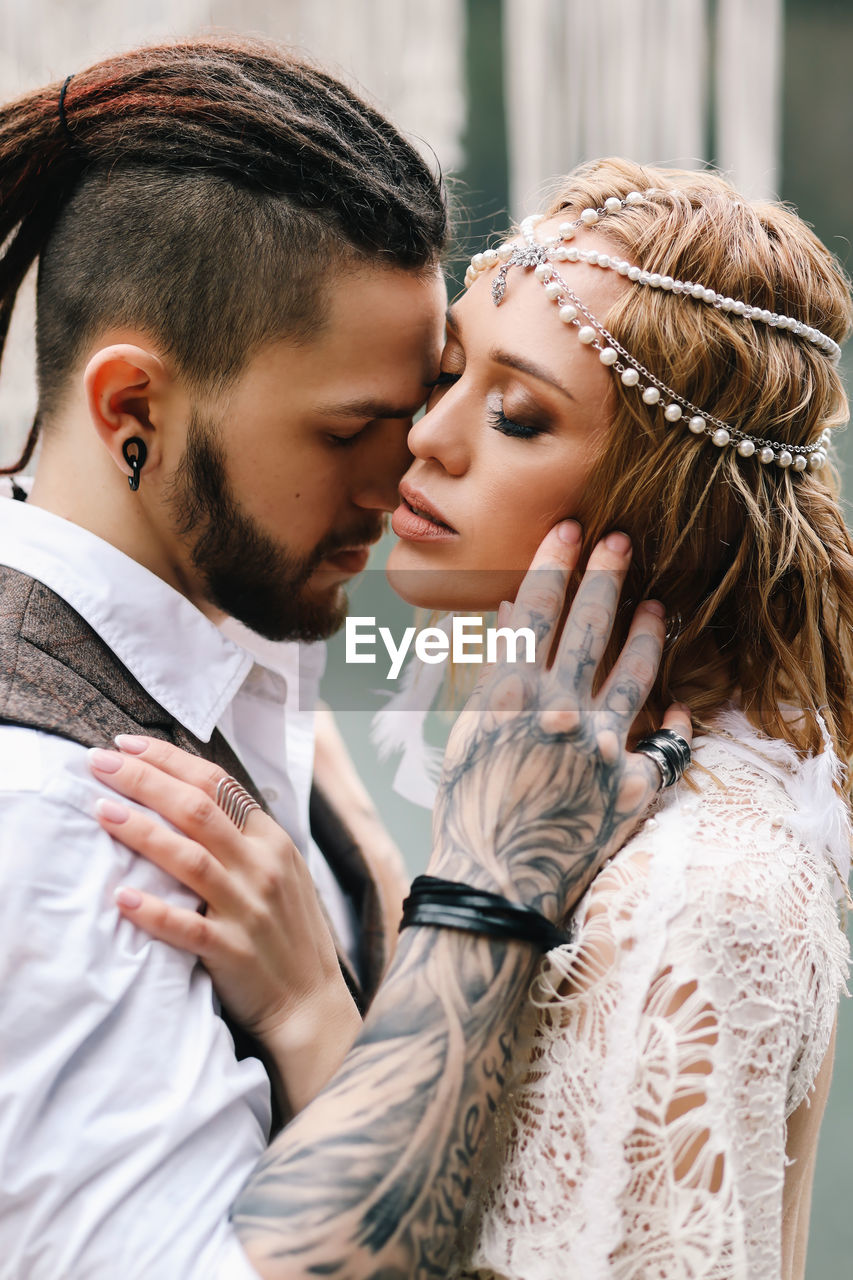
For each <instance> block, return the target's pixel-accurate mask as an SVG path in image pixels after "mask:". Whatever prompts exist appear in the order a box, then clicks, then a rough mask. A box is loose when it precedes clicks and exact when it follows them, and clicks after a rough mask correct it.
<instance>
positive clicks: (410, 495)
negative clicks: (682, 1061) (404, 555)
mask: <svg viewBox="0 0 853 1280" xmlns="http://www.w3.org/2000/svg"><path fill="white" fill-rule="evenodd" d="M400 498H401V502H400V505H399V507H398V508H397V510H396V511H395V512H394V514H393V515H392V516H391V528H392V529H393V530H394V532H395V533H396V535H397V537H398V538H408V539H409V540H410V541H414V542H427V541H429V542H436V541H447V540H448V539H450V538H458V536H459V534H458V533H457V532H456V530H455V529H453V528H452V527H451V526H450V525H449V524H447V522H446V521H445V520H444V518H443V516H442V514H441V512H440V511H439V510H438V509H437V508H436V507H435V506H433V504H432V503H431V502H430V501H429V499H428V498H425V497H424V495H423V494H422V493H418V491H417V489H412V488H411V487H410V486H409V485H401V486H400Z"/></svg>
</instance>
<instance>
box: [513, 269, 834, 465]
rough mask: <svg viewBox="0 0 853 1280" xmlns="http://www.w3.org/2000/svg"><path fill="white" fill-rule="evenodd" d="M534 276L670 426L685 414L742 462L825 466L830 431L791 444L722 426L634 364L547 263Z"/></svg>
mask: <svg viewBox="0 0 853 1280" xmlns="http://www.w3.org/2000/svg"><path fill="white" fill-rule="evenodd" d="M534 275H535V276H536V278H537V279H538V280H539V281H540V282H541V283H542V284H543V285H544V287H545V292H546V294H547V296H548V297H549V298H550V299H551V301H552V302H554V303H555V304H556V305H557V307H558V314H559V317H560V319H561V320H562V322H563V323H564V324H566V325H571V326H573V327H576V328H577V331H578V332H577V338H578V341H579V342H581V343H582V344H583V345H584V346H589V347H591V348H593V349H594V350H596V351H597V352H598V358H599V360H600V361H601V363H602V364H603V365H604V366H605V367H607V368H610V369H612V370H613V372H614V373H615V374H618V375H619V380H620V381H621V383H622V385H623V386H626V387H636V388H637V390H638V391H639V393H640V395H641V397H642V400H643V402H644V404H647V405H650V406H653V405H657V404H660V405H661V406H662V408H663V416H664V418H665V420H666V421H667V422H669V423H672V424H674V423H676V422H680V421H681V420H682V419H684V417H685V411H686V413H687V415H688V417H687V427H688V430H689V431H691V432H692V433H693V434H694V435H707V436H708V437H709V438H710V440H711V442H712V443H713V444H715V445H716V446H717V448H719V449H724V448H725V447H726V445H731V446H732V447H733V448H735V449H736V450H737V453H738V454H739V456H740V457H742V458H750V457H752V456H753V454H756V455H757V457H758V461H759V462H761V463H764V464H765V465H766V464H768V463H771V462H775V463H776V465H777V466H778V467H781V468H783V469H784V468H787V467H790V468H791V470H792V471H797V472H802V471H805V470H806V469H807V468H808V470H810V471H819V470H820V468H821V467H822V466H823V465H824V463H825V462H826V451H827V449H828V447H829V442H830V438H831V437H830V432H829V429H828V428H825V429H824V430H823V431H822V432H821V434H820V436H819V437H818V439H817V440H816V441H815V442H814V443H813V444H810V445H793V444H783V443H781V442H780V441H778V440H768V439H765V438H763V437H758V436H752V435H749V434H747V433H746V432H745V431H741V430H740V429H739V428H738V427H733V426H731V425H730V424H729V423H726V422H723V421H722V419H720V418H717V417H715V416H714V415H713V414H711V413H708V412H706V411H704V410H702V409H700V408H699V407H698V406H697V405H695V404H693V403H692V402H691V401H689V400H687V399H685V398H684V397H683V396H680V395H679V394H678V392H677V391H673V389H672V387H669V386H667V384H666V383H665V382H662V381H661V379H660V378H657V377H656V376H655V375H654V374H653V373H651V371H650V370H649V369H647V368H646V367H645V365H642V364H640V362H639V361H638V360H635V359H634V357H633V356H632V355H631V354H630V353H629V352H628V351H626V350H625V348H624V347H623V346H622V344H621V343H620V342H618V341H617V340H616V338H614V337H613V335H612V334H611V333H610V332H608V330H607V329H605V327H604V325H603V324H602V323H601V322H600V321H599V320H598V319H597V318H596V316H594V315H593V313H592V312H591V311H590V310H589V308H588V307H587V306H586V305H585V304H584V303H583V302H582V301H581V299H580V298H579V297H578V296H577V294H576V293H573V292H572V290H571V289H570V288H569V287H568V285H567V284H566V282H565V281H564V280H563V279H562V277H561V276H559V275H558V274H557V272H556V271H555V270H554V268H553V267H551V266H549V264H548V263H539V264H538V265H537V266H536V267H535V268H534ZM644 380H645V381H644ZM664 397H666V402H664Z"/></svg>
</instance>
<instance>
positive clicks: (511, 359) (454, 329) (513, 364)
mask: <svg viewBox="0 0 853 1280" xmlns="http://www.w3.org/2000/svg"><path fill="white" fill-rule="evenodd" d="M444 318H445V322H446V324H447V327H448V329H449V330H450V332H451V333H452V334H453V336H454V337H455V338H456V337H459V322H458V320H457V318H456V316H455V315H454V314H453V309H452V308H451V307H448V309H447V311H446V313H445V317H444ZM489 359H490V360H494V362H495V363H496V364H502V365H506V367H507V368H509V369H517V370H518V372H519V373H527V374H529V375H530V377H531V378H536V379H537V380H538V381H539V382H546V383H547V384H548V386H549V387H553V388H554V390H555V391H559V392H560V394H561V395H564V396H566V397H567V398H568V399H569V400H574V399H575V397H574V396H573V395H572V393H571V391H569V389H568V387H564V386H563V384H562V383H561V382H558V380H557V379H556V378H555V377H554V375H553V374H552V373H549V372H548V370H547V369H543V368H542V366H541V365H538V364H534V363H533V361H532V360H526V359H525V358H524V357H523V356H517V355H512V354H511V353H510V352H509V351H502V350H501V349H500V348H499V347H492V349H491V351H490V352H489Z"/></svg>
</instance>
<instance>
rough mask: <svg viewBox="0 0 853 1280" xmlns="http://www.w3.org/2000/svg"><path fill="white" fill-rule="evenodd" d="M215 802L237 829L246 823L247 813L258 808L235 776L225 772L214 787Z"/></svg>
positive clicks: (241, 828) (256, 803)
mask: <svg viewBox="0 0 853 1280" xmlns="http://www.w3.org/2000/svg"><path fill="white" fill-rule="evenodd" d="M216 803H217V804H218V805H219V807H220V809H221V810H222V812H223V813H224V814H225V815H226V817H228V818H230V819H231V821H232V822H233V823H234V826H235V827H236V828H237V830H238V831H242V830H243V828H244V827H245V825H246V820H247V819H248V817H249V814H250V813H252V812H253V810H255V809H260V807H261V806H260V805H259V804H258V802H257V800H255V799H253V798H252V796H250V795H249V793H248V791H247V790H246V788H245V787H241V786H240V783H239V782H237V780H236V778H232V777H231V776H230V775H229V774H226V775H225V777H224V778H220V780H219V782H218V784H217V787H216Z"/></svg>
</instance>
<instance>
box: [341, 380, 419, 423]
mask: <svg viewBox="0 0 853 1280" xmlns="http://www.w3.org/2000/svg"><path fill="white" fill-rule="evenodd" d="M427 391H428V387H427V386H426V384H424V399H426V395H427ZM422 404H423V400H419V401H418V403H417V404H415V405H410V404H406V405H400V404H385V403H383V402H382V401H379V400H364V399H362V400H341V401H335V402H332V401H329V402H328V403H326V404H319V405H317V412H318V413H320V414H322V415H323V417H328V418H366V419H367V421H368V422H372V421H373V420H374V418H413V417H414V416H415V414H416V413H417V411H418V409H420V407H421V405H422Z"/></svg>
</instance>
